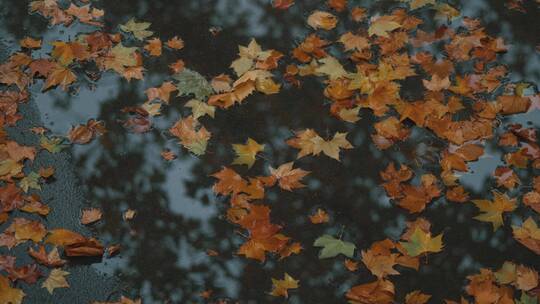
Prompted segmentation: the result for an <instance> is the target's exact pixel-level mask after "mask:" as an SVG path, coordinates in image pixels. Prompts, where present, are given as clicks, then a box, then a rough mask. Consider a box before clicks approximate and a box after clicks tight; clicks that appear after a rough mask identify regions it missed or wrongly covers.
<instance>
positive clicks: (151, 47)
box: [144, 38, 162, 56]
mask: <svg viewBox="0 0 540 304" xmlns="http://www.w3.org/2000/svg"><path fill="white" fill-rule="evenodd" d="M144 49H145V50H147V51H148V53H149V54H150V56H161V49H162V48H161V39H159V38H152V39H150V40H148V43H147V44H146V45H145V46H144Z"/></svg>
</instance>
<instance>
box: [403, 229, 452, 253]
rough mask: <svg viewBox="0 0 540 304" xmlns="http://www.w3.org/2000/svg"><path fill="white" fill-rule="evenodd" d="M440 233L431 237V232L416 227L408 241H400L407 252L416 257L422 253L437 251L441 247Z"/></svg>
mask: <svg viewBox="0 0 540 304" xmlns="http://www.w3.org/2000/svg"><path fill="white" fill-rule="evenodd" d="M442 236H443V235H442V233H441V234H439V235H438V236H436V237H431V233H428V232H424V231H423V230H422V229H420V228H418V227H416V229H415V230H414V232H413V234H411V239H410V240H409V241H408V242H400V244H401V245H402V246H403V248H405V250H406V251H407V254H408V255H409V256H411V257H416V256H419V255H421V254H422V253H428V252H439V251H441V250H442V248H443V243H442Z"/></svg>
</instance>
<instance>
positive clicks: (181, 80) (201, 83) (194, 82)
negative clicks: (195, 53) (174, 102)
mask: <svg viewBox="0 0 540 304" xmlns="http://www.w3.org/2000/svg"><path fill="white" fill-rule="evenodd" d="M173 78H174V79H175V80H176V81H178V83H177V84H176V87H177V88H178V96H187V95H190V94H193V95H194V96H195V98H197V99H198V100H205V99H206V97H208V96H209V95H210V94H212V92H213V89H212V86H211V85H210V84H209V83H208V81H207V80H206V79H205V78H204V77H203V76H202V75H201V74H199V73H197V72H195V71H192V70H190V69H183V70H181V71H180V72H178V73H176V74H174V75H173Z"/></svg>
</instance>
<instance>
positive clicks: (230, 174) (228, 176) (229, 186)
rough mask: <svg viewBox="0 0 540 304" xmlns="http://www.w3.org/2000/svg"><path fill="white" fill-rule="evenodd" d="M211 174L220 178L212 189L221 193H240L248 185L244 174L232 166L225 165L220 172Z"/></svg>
mask: <svg viewBox="0 0 540 304" xmlns="http://www.w3.org/2000/svg"><path fill="white" fill-rule="evenodd" d="M211 176H213V177H215V178H217V179H218V182H217V183H216V184H214V187H213V188H212V190H213V191H214V192H215V193H218V194H221V195H229V194H231V193H234V194H236V193H240V192H241V191H242V190H243V189H244V188H246V187H247V182H246V181H245V180H244V179H243V178H242V176H240V174H238V173H236V172H235V171H234V170H233V169H230V168H225V167H224V168H223V169H221V170H220V171H219V172H216V173H214V174H212V175H211Z"/></svg>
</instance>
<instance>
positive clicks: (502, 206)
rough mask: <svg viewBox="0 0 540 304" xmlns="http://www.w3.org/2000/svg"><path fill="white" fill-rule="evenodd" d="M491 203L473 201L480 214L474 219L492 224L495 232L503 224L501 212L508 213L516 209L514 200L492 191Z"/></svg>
mask: <svg viewBox="0 0 540 304" xmlns="http://www.w3.org/2000/svg"><path fill="white" fill-rule="evenodd" d="M493 196H494V200H493V202H491V201H488V200H473V201H472V202H473V203H474V204H475V205H476V207H478V209H480V211H481V212H482V213H481V214H480V215H477V216H475V217H474V218H475V219H477V220H479V221H482V222H489V223H492V224H493V230H497V228H499V227H500V226H502V224H503V218H502V214H503V212H510V211H513V210H514V209H516V199H510V198H509V197H508V196H506V194H502V193H499V192H497V191H493Z"/></svg>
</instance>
